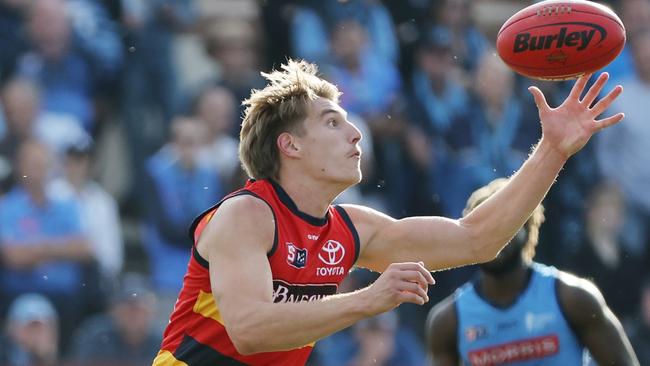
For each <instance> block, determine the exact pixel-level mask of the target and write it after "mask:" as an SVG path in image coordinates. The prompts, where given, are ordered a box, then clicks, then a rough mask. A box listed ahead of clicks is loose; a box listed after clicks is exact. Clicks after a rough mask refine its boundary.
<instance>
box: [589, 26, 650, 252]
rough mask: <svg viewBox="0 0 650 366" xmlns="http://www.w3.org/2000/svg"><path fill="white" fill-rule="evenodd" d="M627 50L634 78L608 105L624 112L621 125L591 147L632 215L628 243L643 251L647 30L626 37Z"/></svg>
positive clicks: (649, 208) (647, 211) (649, 232)
mask: <svg viewBox="0 0 650 366" xmlns="http://www.w3.org/2000/svg"><path fill="white" fill-rule="evenodd" d="M630 49H631V51H632V56H633V59H634V60H635V62H634V65H635V67H636V75H630V76H629V77H627V78H625V79H623V80H621V81H620V82H621V83H622V84H623V85H625V95H622V96H621V98H620V99H619V100H617V101H616V103H614V104H612V113H616V112H620V111H625V123H624V124H621V125H620V126H616V128H613V129H611V130H610V131H606V133H604V134H602V135H601V136H598V139H597V140H596V144H595V145H596V157H597V159H598V163H599V165H600V168H601V170H602V173H603V175H604V176H605V177H606V178H608V179H610V180H612V181H614V182H616V183H618V184H619V185H620V187H621V189H622V191H623V194H624V196H625V200H626V201H627V204H628V205H629V207H630V209H631V210H632V212H633V213H634V215H633V217H632V218H633V219H636V220H637V223H636V227H635V229H636V230H638V231H639V232H640V233H639V234H638V235H639V237H638V238H636V240H634V241H633V242H632V243H631V244H632V245H636V246H637V248H636V249H637V250H638V251H645V250H647V248H645V246H646V241H647V240H648V238H649V237H650V229H649V228H650V195H648V191H647V183H648V182H650V170H648V169H647V167H648V166H649V164H650V154H648V149H647V147H648V141H650V124H648V118H647V115H646V112H645V106H644V104H645V103H646V101H647V100H650V99H649V98H650V63H649V62H648V60H650V27H646V28H643V29H641V30H639V31H638V32H637V33H634V34H631V35H630ZM631 234H635V233H631Z"/></svg>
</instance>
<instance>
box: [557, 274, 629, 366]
mask: <svg viewBox="0 0 650 366" xmlns="http://www.w3.org/2000/svg"><path fill="white" fill-rule="evenodd" d="M565 278H568V281H567V282H562V281H561V282H560V283H558V286H559V288H558V295H559V301H560V305H561V307H562V309H563V311H564V313H565V314H566V316H567V321H568V322H569V323H570V324H571V326H572V328H573V329H574V331H575V332H576V335H577V337H578V339H579V340H580V342H581V343H582V344H583V345H584V346H585V347H586V348H587V349H588V350H589V352H590V353H591V355H592V356H593V358H594V359H595V360H596V361H597V362H598V364H599V365H635V364H636V363H635V361H634V360H635V356H634V352H633V351H632V347H631V345H630V342H629V340H628V339H627V336H626V335H625V332H624V330H623V327H622V326H621V323H620V322H619V320H618V319H617V318H616V316H615V315H614V313H612V311H611V310H610V309H609V307H607V304H606V303H605V300H604V298H603V296H602V295H601V294H600V291H598V289H597V288H596V287H595V286H594V285H593V284H591V283H589V282H588V281H586V280H582V279H577V278H574V277H573V276H571V277H568V276H567V277H565ZM558 281H560V280H558Z"/></svg>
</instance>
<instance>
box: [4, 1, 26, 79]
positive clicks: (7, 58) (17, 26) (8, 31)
mask: <svg viewBox="0 0 650 366" xmlns="http://www.w3.org/2000/svg"><path fill="white" fill-rule="evenodd" d="M28 3H29V1H27V0H0V50H2V52H1V53H0V83H1V82H3V81H4V80H6V79H7V78H8V77H9V76H10V75H11V74H12V73H13V71H14V67H15V64H16V60H17V58H18V56H20V54H21V53H22V52H24V51H25V48H26V47H27V37H26V35H25V32H24V29H23V26H22V25H23V20H24V19H23V18H24V13H25V8H26V7H27V5H28Z"/></svg>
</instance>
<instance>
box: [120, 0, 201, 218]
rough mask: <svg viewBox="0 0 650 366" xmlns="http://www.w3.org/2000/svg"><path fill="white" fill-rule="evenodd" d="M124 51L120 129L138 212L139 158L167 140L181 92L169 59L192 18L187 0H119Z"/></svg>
mask: <svg viewBox="0 0 650 366" xmlns="http://www.w3.org/2000/svg"><path fill="white" fill-rule="evenodd" d="M120 2H121V5H122V26H123V29H124V30H125V31H126V37H125V38H126V46H127V48H128V53H127V56H126V64H125V68H124V71H123V73H122V88H121V102H122V107H123V109H122V112H123V123H124V131H125V132H126V137H127V141H128V145H129V148H130V155H131V161H132V164H133V171H134V172H135V174H134V177H133V181H132V184H131V187H130V188H131V191H130V193H131V196H132V198H133V199H132V202H133V204H134V205H135V207H133V208H134V209H136V211H138V212H137V213H142V212H144V209H143V207H141V206H143V205H144V204H145V202H143V200H142V197H144V196H145V195H146V192H147V187H146V185H145V181H146V177H145V176H144V173H143V172H144V170H145V168H144V165H145V160H146V159H147V158H148V157H150V156H151V155H152V154H153V153H155V152H156V150H158V149H159V148H160V146H161V145H163V144H164V142H165V141H166V140H167V137H168V134H169V125H170V123H171V120H172V118H173V116H174V114H175V113H176V111H177V109H178V106H179V100H180V99H181V98H180V97H181V94H180V93H179V92H178V80H177V75H176V74H177V70H176V68H175V66H174V63H173V53H172V51H173V41H174V38H175V36H176V34H177V33H178V32H183V31H187V30H189V29H190V27H191V25H192V24H193V22H194V21H195V20H196V14H195V11H194V7H193V4H192V3H193V2H192V1H190V0H150V1H141V0H120Z"/></svg>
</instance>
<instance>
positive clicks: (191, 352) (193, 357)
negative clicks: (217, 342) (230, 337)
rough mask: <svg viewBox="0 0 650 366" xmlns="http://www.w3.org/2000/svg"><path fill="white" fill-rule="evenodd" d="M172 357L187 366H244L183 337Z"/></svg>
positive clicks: (193, 340) (188, 337) (187, 337)
mask: <svg viewBox="0 0 650 366" xmlns="http://www.w3.org/2000/svg"><path fill="white" fill-rule="evenodd" d="M174 357H175V358H176V359H177V360H179V361H182V362H185V363H186V364H187V365H188V366H214V365H219V366H245V365H246V364H244V363H241V362H239V361H237V360H235V359H233V358H230V357H228V356H226V355H224V354H222V353H221V352H219V351H217V350H216V349H214V348H210V347H208V346H206V345H205V344H202V343H199V342H198V341H197V340H196V339H194V338H192V337H190V336H189V335H187V334H186V335H185V336H184V337H183V341H182V342H181V344H179V345H178V347H177V348H176V351H174Z"/></svg>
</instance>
